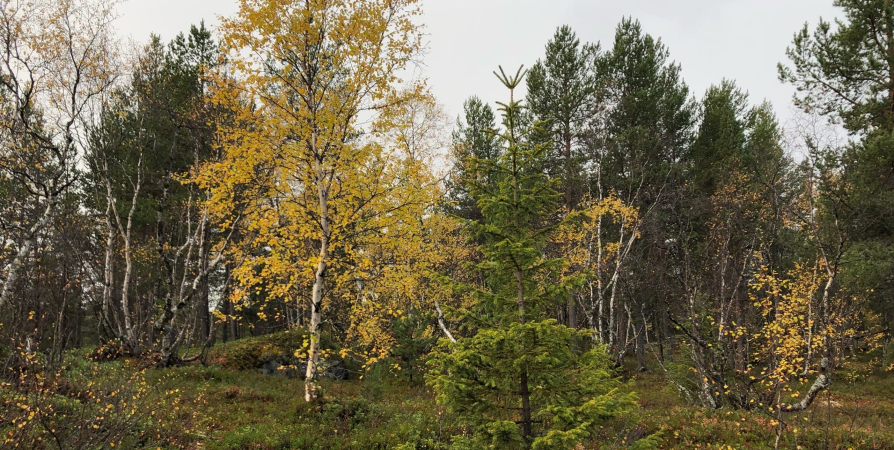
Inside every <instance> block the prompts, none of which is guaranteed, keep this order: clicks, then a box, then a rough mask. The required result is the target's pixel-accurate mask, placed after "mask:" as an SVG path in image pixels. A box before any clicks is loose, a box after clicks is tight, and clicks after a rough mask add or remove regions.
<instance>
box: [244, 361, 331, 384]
mask: <svg viewBox="0 0 894 450" xmlns="http://www.w3.org/2000/svg"><path fill="white" fill-rule="evenodd" d="M258 372H260V373H262V374H264V375H275V376H281V377H286V378H301V379H304V374H306V373H307V361H306V360H299V361H298V362H297V363H296V364H295V365H290V366H283V365H281V364H280V363H279V362H278V361H276V360H275V359H271V360H269V361H267V362H265V363H264V364H263V365H262V366H261V368H260V369H258ZM317 373H318V374H319V377H320V378H324V379H327V380H339V381H341V380H347V379H348V367H347V366H346V365H345V362H344V361H342V360H340V359H332V360H325V359H321V360H320V365H319V367H318V371H317Z"/></svg>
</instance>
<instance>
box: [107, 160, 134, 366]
mask: <svg viewBox="0 0 894 450" xmlns="http://www.w3.org/2000/svg"><path fill="white" fill-rule="evenodd" d="M142 167H143V155H142V154H141V155H140V160H139V162H138V163H137V179H136V183H134V185H133V187H134V191H133V197H132V198H131V202H130V211H128V213H127V226H126V227H124V225H123V224H122V223H121V218H120V216H119V214H118V209H117V207H116V206H115V199H114V197H112V211H113V213H114V214H115V220H116V221H117V223H118V231H119V232H120V233H121V235H122V238H123V240H124V280H123V282H122V283H121V312H122V315H123V316H124V334H125V339H126V341H127V342H126V343H127V346H128V347H129V350H130V352H131V353H133V354H137V353H139V348H138V343H137V339H136V334H135V333H134V329H133V318H132V316H131V312H130V295H129V293H130V280H131V275H132V273H133V252H132V239H131V230H132V228H133V214H134V212H135V211H136V209H137V199H138V198H139V196H140V187H141V185H142V181H143V180H142ZM105 181H106V189H107V191H108V192H109V193H110V195H114V194H111V193H112V185H111V180H109V178H108V172H106V180H105Z"/></svg>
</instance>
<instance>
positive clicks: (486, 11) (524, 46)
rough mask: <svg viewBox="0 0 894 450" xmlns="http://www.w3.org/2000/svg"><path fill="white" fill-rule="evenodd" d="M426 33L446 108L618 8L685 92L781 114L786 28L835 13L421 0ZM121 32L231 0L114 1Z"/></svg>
mask: <svg viewBox="0 0 894 450" xmlns="http://www.w3.org/2000/svg"><path fill="white" fill-rule="evenodd" d="M423 8H424V10H425V16H424V19H423V20H424V23H425V25H426V30H427V33H428V37H429V52H428V55H427V56H426V58H425V67H424V68H423V70H424V75H425V76H426V77H427V78H428V79H429V81H430V85H431V86H432V89H433V90H434V93H435V94H436V95H437V96H438V98H439V100H440V101H441V103H443V104H444V106H445V108H446V109H447V111H448V112H449V113H450V115H451V116H456V114H458V113H459V112H460V111H461V110H462V102H463V100H464V99H465V98H467V97H468V96H470V95H472V94H475V95H478V96H480V97H482V98H483V99H484V100H486V101H489V102H494V101H497V100H503V99H504V98H505V92H504V89H503V88H502V86H501V85H500V84H499V82H498V81H497V80H496V78H494V76H493V74H492V71H493V70H494V69H496V68H497V65H499V64H502V65H503V67H506V68H512V69H513V70H514V69H515V68H517V67H518V65H519V64H525V65H526V66H530V65H531V64H532V63H534V62H535V61H536V60H537V58H538V57H540V56H541V55H542V53H543V46H544V44H545V43H546V41H547V40H548V39H549V38H550V37H551V36H552V34H553V32H554V31H555V29H556V27H557V26H559V25H563V24H567V25H570V26H571V27H572V28H573V29H574V30H575V31H576V32H577V34H578V37H579V38H580V39H581V41H589V42H595V41H601V42H602V44H603V48H605V47H607V46H610V45H611V41H612V38H613V36H614V30H615V26H616V24H617V23H618V22H619V21H620V20H621V18H622V17H624V16H632V17H635V18H638V19H639V20H640V21H641V22H642V25H643V29H644V30H645V31H646V32H648V33H650V34H652V35H653V36H656V37H660V38H661V39H662V40H663V41H664V43H665V44H666V45H667V46H668V48H669V49H670V54H671V58H672V59H674V60H676V61H677V62H679V63H680V64H681V65H682V67H683V76H684V78H685V80H686V82H687V83H688V84H689V86H690V88H691V89H692V92H693V93H694V94H695V95H697V96H699V97H700V96H701V95H702V94H703V93H704V91H705V89H707V88H708V86H710V85H711V84H712V83H719V82H720V80H722V79H723V78H724V77H726V78H732V79H735V80H736V82H737V83H738V84H739V86H741V87H742V88H744V89H745V90H747V91H748V92H749V93H750V94H751V98H752V100H753V101H755V102H758V101H760V100H763V99H767V100H770V101H771V102H772V103H773V104H774V106H775V108H776V111H777V113H778V114H779V116H780V118H781V119H782V120H783V121H785V120H786V118H788V117H789V116H790V106H789V104H790V99H791V95H792V89H791V88H790V87H789V86H786V85H783V84H781V83H780V82H779V81H778V80H777V76H776V63H778V62H780V61H784V60H785V48H786V46H787V45H788V44H789V43H790V42H791V38H792V34H793V33H794V32H795V31H796V30H798V29H799V28H800V27H801V26H802V25H803V24H804V22H809V23H810V24H811V28H812V27H813V25H815V24H816V22H817V21H818V19H819V17H820V16H822V17H824V18H827V19H831V18H832V17H835V16H836V15H839V11H838V10H837V9H836V8H833V7H832V0H625V1H618V0H548V1H547V0H424V3H423ZM119 12H120V13H121V18H120V19H119V21H118V23H117V27H118V29H119V31H120V33H121V34H122V35H125V36H130V37H132V38H133V39H135V40H137V41H145V40H146V38H147V37H148V36H149V33H153V32H154V33H156V34H159V35H161V36H162V38H163V39H165V40H168V39H170V38H171V37H173V36H175V35H176V34H177V33H178V32H180V31H185V30H188V28H189V25H190V24H192V23H198V22H199V21H200V20H202V19H205V21H206V23H208V24H210V25H212V26H213V25H216V24H217V22H218V20H217V17H218V16H229V15H232V14H233V13H235V12H236V2H235V0H127V1H126V2H125V3H124V4H123V5H122V6H121V7H120V9H119Z"/></svg>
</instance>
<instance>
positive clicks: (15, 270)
mask: <svg viewBox="0 0 894 450" xmlns="http://www.w3.org/2000/svg"><path fill="white" fill-rule="evenodd" d="M55 207H56V197H55V196H51V197H50V198H48V199H47V207H46V208H45V209H44V211H43V214H42V215H41V216H40V219H38V220H37V222H35V223H34V225H32V226H31V229H29V230H28V234H27V235H26V236H25V241H24V242H22V246H21V247H19V251H18V252H16V256H15V258H13V260H12V262H11V263H9V266H8V267H7V269H6V280H4V282H3V290H2V291H0V307H3V306H5V305H6V304H7V303H9V300H10V299H11V298H12V292H13V288H14V287H15V284H16V282H17V281H18V279H19V272H20V271H21V270H22V264H23V262H24V260H25V257H26V256H28V253H31V247H33V246H34V242H35V241H36V240H37V234H38V233H39V232H40V230H42V229H44V227H46V226H47V223H49V222H50V219H51V218H52V216H53V211H54V209H55Z"/></svg>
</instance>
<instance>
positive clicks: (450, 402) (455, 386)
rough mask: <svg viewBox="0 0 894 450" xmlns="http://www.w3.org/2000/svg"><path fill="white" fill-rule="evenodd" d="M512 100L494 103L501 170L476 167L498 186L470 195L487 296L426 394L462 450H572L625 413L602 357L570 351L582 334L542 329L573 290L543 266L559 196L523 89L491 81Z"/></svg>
mask: <svg viewBox="0 0 894 450" xmlns="http://www.w3.org/2000/svg"><path fill="white" fill-rule="evenodd" d="M498 77H499V78H500V80H501V81H502V82H503V83H504V84H505V85H506V87H507V88H508V89H509V91H510V100H509V102H508V103H501V104H500V105H501V109H500V110H501V112H502V116H503V132H502V133H500V134H499V139H500V142H501V143H502V145H503V152H502V154H501V156H500V157H499V158H498V159H496V160H477V159H476V160H473V161H472V162H473V164H472V165H473V167H482V168H486V169H487V170H490V171H492V172H493V173H494V174H496V177H497V181H496V182H495V183H492V184H486V183H481V182H474V183H472V184H471V186H470V191H471V193H472V195H473V196H475V198H476V199H477V202H478V205H479V207H480V208H481V212H482V215H483V219H482V220H481V221H475V222H472V223H471V224H470V225H471V229H472V230H473V232H474V233H475V234H476V235H477V236H479V237H480V239H481V240H482V241H483V244H482V245H481V247H480V248H481V251H482V254H483V259H484V260H483V261H482V262H481V263H479V264H478V267H479V268H480V269H482V270H483V271H484V272H485V273H487V274H488V276H487V281H486V283H485V284H486V286H487V289H483V288H478V289H473V288H470V287H463V286H459V287H458V289H460V290H462V289H464V288H465V289H473V295H474V296H475V297H477V299H478V302H476V304H475V306H474V307H473V308H472V309H470V310H466V311H461V314H462V315H464V316H466V317H469V318H470V319H471V320H474V323H475V324H476V325H477V326H476V328H477V329H476V331H475V333H474V335H472V336H469V337H464V338H461V339H458V340H457V341H456V342H446V341H442V343H441V345H440V346H439V348H438V349H437V350H436V351H435V353H434V354H433V355H432V358H431V359H430V362H429V366H430V370H431V371H430V373H429V379H428V383H429V384H430V385H431V386H432V387H433V388H434V389H435V391H436V393H437V395H438V400H439V402H441V403H442V404H444V405H446V406H447V407H448V408H450V409H451V410H452V411H453V412H455V413H456V414H457V416H458V417H459V420H460V421H461V422H462V423H463V424H464V425H465V426H467V427H469V430H470V432H471V433H470V435H469V437H468V438H457V439H456V440H455V441H454V443H455V445H456V447H457V448H482V447H488V448H506V449H511V448H537V449H547V448H574V447H575V446H576V445H577V444H579V443H581V442H583V441H584V440H585V439H587V438H589V437H591V436H592V435H593V434H592V433H594V431H595V429H596V427H598V425H600V424H601V423H602V422H603V421H604V420H606V419H607V418H610V417H613V416H615V415H617V414H619V413H621V412H623V411H625V410H627V409H628V408H629V407H630V406H631V405H632V397H631V395H630V394H628V393H625V390H624V389H623V386H622V385H621V383H620V382H619V381H618V380H616V379H615V378H614V377H613V374H612V373H611V370H610V361H609V359H608V357H607V356H606V353H605V351H604V350H603V349H602V348H600V347H597V348H592V349H590V350H584V349H582V348H581V347H580V346H578V345H576V344H575V343H576V342H579V341H581V340H583V339H584V338H585V336H586V334H587V333H581V332H578V331H575V330H573V329H571V328H569V327H566V326H564V325H560V324H558V323H556V321H555V320H554V319H550V318H548V316H547V315H546V312H547V311H548V310H549V307H550V306H553V305H555V304H557V303H558V304H561V302H562V301H563V300H564V299H565V298H566V295H567V291H568V289H569V287H570V286H571V284H572V283H573V282H574V280H570V279H565V280H563V279H562V278H561V277H560V276H558V274H559V270H560V269H561V268H562V266H563V265H565V264H567V262H566V261H565V260H564V259H547V258H544V256H543V249H544V246H545V245H546V242H547V239H548V237H549V234H550V233H551V232H552V231H553V230H554V229H555V225H556V217H555V213H556V211H557V210H558V196H559V193H558V192H557V191H556V189H555V188H554V185H555V183H554V182H553V181H551V180H550V179H549V178H548V177H547V175H546V174H545V172H544V159H545V157H546V146H544V145H542V144H537V143H532V142H531V140H530V136H531V135H532V133H533V132H534V131H536V129H537V127H538V126H540V123H539V122H536V123H535V124H534V125H533V127H524V126H522V124H521V123H520V118H519V116H520V114H521V110H522V108H523V106H522V104H521V102H520V101H517V100H515V97H514V95H513V93H514V91H515V88H516V87H517V86H518V85H519V83H520V82H521V81H522V79H523V77H524V74H523V73H522V71H521V69H519V72H517V73H516V74H515V75H514V76H507V75H506V74H505V73H504V72H502V68H501V73H500V75H498Z"/></svg>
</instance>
